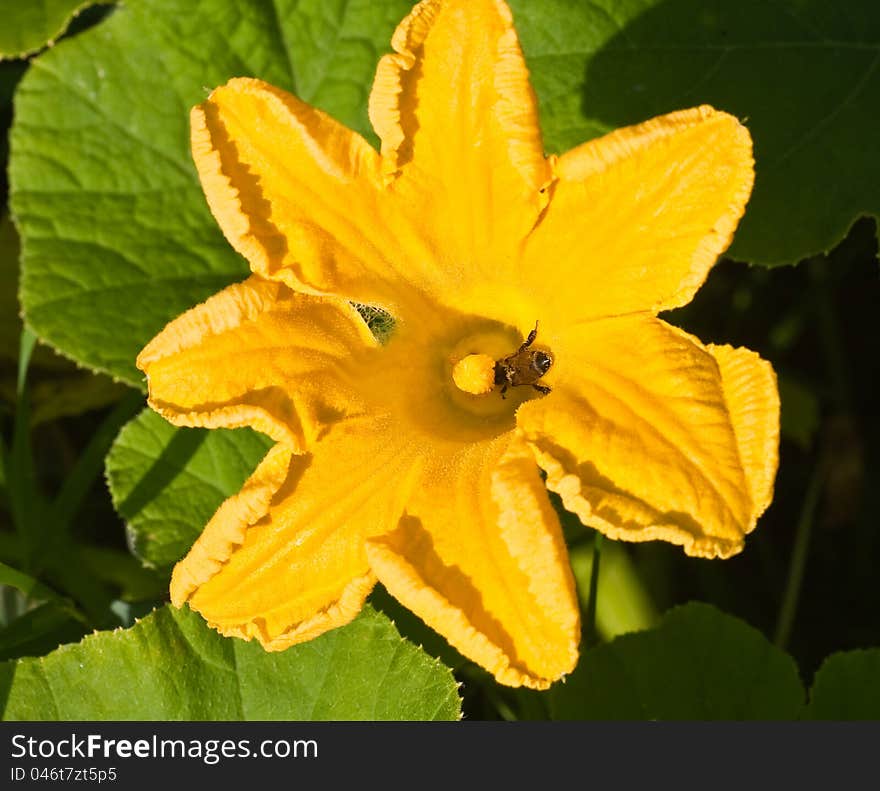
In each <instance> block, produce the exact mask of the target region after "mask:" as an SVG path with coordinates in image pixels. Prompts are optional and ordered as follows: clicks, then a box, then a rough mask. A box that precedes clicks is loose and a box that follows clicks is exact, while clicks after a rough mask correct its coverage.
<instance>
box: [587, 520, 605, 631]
mask: <svg viewBox="0 0 880 791" xmlns="http://www.w3.org/2000/svg"><path fill="white" fill-rule="evenodd" d="M604 539H605V536H603V535H602V534H601V533H599V532H598V531H597V532H596V537H595V538H594V539H593V564H592V568H591V569H590V599H589V601H588V602H587V613H586V623H585V624H584V633H585V637H584V645H585V646H586V647H587V648H589V647H591V646H594V645H596V644H597V643H598V642H599V632H598V631H597V630H596V601H597V599H598V598H599V561H600V560H601V558H602V542H603V540H604Z"/></svg>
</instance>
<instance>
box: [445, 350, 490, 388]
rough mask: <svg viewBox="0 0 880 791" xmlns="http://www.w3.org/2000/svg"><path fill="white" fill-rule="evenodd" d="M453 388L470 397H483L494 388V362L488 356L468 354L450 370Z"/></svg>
mask: <svg viewBox="0 0 880 791" xmlns="http://www.w3.org/2000/svg"><path fill="white" fill-rule="evenodd" d="M452 379H453V381H454V382H455V386H456V387H457V388H458V389H459V390H462V391H464V392H465V393H471V394H472V395H484V394H485V393H488V392H489V391H490V390H491V389H492V388H493V387H494V386H495V360H493V359H492V358H491V357H490V356H489V355H488V354H469V355H468V356H467V357H463V358H462V359H460V360H459V361H458V362H457V363H456V364H455V367H454V368H453V369H452Z"/></svg>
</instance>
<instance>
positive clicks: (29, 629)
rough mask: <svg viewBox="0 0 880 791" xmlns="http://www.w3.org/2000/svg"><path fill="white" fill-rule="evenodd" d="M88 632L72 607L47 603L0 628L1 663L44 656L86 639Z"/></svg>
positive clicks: (0, 674)
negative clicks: (74, 614) (72, 611)
mask: <svg viewBox="0 0 880 791" xmlns="http://www.w3.org/2000/svg"><path fill="white" fill-rule="evenodd" d="M86 631H87V629H86V627H85V626H84V624H83V622H82V620H80V619H79V618H76V617H74V616H73V615H72V613H71V608H70V607H69V606H63V605H59V604H57V603H56V602H52V601H50V602H46V603H45V604H41V605H40V606H38V607H35V608H33V609H31V610H28V611H27V612H25V613H24V614H23V615H21V616H19V617H18V618H16V619H15V620H14V621H12V622H11V623H9V624H7V625H6V626H4V627H2V628H0V660H3V659H16V658H18V657H20V656H40V655H42V654H45V653H47V652H48V651H51V650H52V649H54V648H55V647H56V646H58V645H59V644H60V643H67V642H71V641H73V640H80V639H82V637H83V635H84V634H85V633H86ZM2 675H3V673H2V671H0V678H2Z"/></svg>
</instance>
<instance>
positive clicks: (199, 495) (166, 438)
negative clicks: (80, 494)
mask: <svg viewBox="0 0 880 791" xmlns="http://www.w3.org/2000/svg"><path fill="white" fill-rule="evenodd" d="M271 444H272V442H271V440H270V439H269V438H268V437H266V436H264V435H262V434H258V433H257V432H255V431H251V430H250V429H235V430H227V429H215V430H212V431H208V430H207V429H192V428H175V427H174V426H172V425H171V424H170V423H168V422H167V421H166V420H165V419H164V418H162V417H160V416H159V415H157V414H156V413H155V412H152V411H150V410H144V411H143V412H141V414H140V415H138V416H137V417H136V418H135V419H134V420H132V421H131V422H130V423H128V425H126V426H125V428H123V429H122V431H121V432H120V433H119V436H118V437H117V438H116V441H115V442H114V443H113V447H112V448H111V449H110V453H109V454H108V455H107V461H106V474H107V482H108V484H109V486H110V494H111V495H112V497H113V504H114V505H115V506H116V510H117V512H118V513H119V514H120V516H122V518H123V519H125V521H126V523H127V525H128V530H129V538H130V544H131V546H132V549H133V551H134V552H135V554H137V555H138V556H139V557H140V558H141V559H142V560H143V561H144V562H146V563H147V564H148V565H150V566H155V567H157V568H165V569H167V568H168V567H170V566H171V565H172V564H174V563H175V562H176V561H178V560H179V559H180V558H182V557H183V556H184V555H185V554H186V552H187V551H188V550H189V548H190V546H192V543H193V541H195V540H196V538H197V537H198V536H199V534H200V533H201V532H202V528H204V526H205V524H206V523H207V522H208V520H209V519H210V518H211V516H212V515H213V513H214V511H216V510H217V507H218V506H219V505H220V504H221V503H222V502H223V501H224V500H225V499H226V498H227V497H229V496H230V495H233V494H235V493H236V492H237V491H239V489H241V486H242V484H243V483H244V482H245V481H246V480H247V478H248V476H249V475H250V474H251V472H253V470H254V468H255V467H256V466H257V464H259V462H260V460H261V459H262V458H263V456H265V455H266V451H267V450H268V449H269V447H270V446H271Z"/></svg>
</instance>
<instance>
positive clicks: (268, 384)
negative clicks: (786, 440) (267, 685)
mask: <svg viewBox="0 0 880 791" xmlns="http://www.w3.org/2000/svg"><path fill="white" fill-rule="evenodd" d="M392 47H393V52H392V53H391V54H388V55H386V56H384V57H383V58H382V59H381V60H380V61H379V65H378V71H377V74H376V78H375V83H374V85H373V89H372V93H371V95H370V102H369V117H370V121H371V123H372V125H373V128H374V129H375V131H376V134H377V135H378V137H379V138H380V140H381V151H380V152H377V151H376V150H375V149H374V148H373V147H371V146H370V145H369V144H368V143H367V142H366V141H365V140H364V139H363V138H362V137H360V136H358V135H357V134H356V133H355V132H352V131H351V130H349V129H347V128H345V127H344V126H342V125H341V124H339V123H337V122H336V121H335V120H333V119H332V118H330V117H329V116H327V115H326V114H324V113H323V112H321V111H319V110H316V109H314V108H313V107H310V106H308V105H307V104H304V103H303V102H302V101H300V100H299V99H297V98H296V97H295V96H292V95H290V94H288V93H286V92H284V91H282V90H279V89H278V88H275V87H272V86H271V85H267V84H265V83H263V82H261V81H259V80H256V79H244V78H242V79H233V80H231V81H230V82H229V83H227V84H226V85H225V86H223V87H221V88H218V89H216V90H215V91H214V92H213V93H212V94H211V95H210V97H209V98H208V99H207V101H205V102H204V103H203V104H201V105H200V106H198V107H196V108H195V109H194V110H193V111H192V118H191V122H192V150H193V157H194V160H195V164H196V166H197V169H198V173H199V177H200V179H201V183H202V186H203V189H204V192H205V195H206V196H207V200H208V203H209V205H210V208H211V211H212V212H213V214H214V216H215V218H216V219H217V222H218V223H219V224H220V227H221V228H222V229H223V232H224V234H225V235H226V238H227V239H228V240H229V243H230V244H231V245H232V246H233V247H234V248H235V249H236V250H237V251H238V252H239V253H241V255H243V256H244V257H245V258H246V259H247V260H248V262H249V263H250V267H251V270H252V273H253V274H252V275H251V276H250V277H249V278H248V279H247V280H245V281H244V282H242V283H238V284H235V285H232V286H230V287H228V288H226V289H225V290H223V291H221V292H220V293H218V294H216V295H215V296H213V297H211V298H210V299H208V300H207V301H206V302H204V303H203V304H201V305H199V306H197V307H195V308H193V309H192V310H190V311H189V312H187V313H185V314H184V315H182V316H180V317H179V318H177V319H176V320H174V321H172V322H171V323H170V324H169V325H168V326H167V327H166V328H165V329H164V330H163V331H162V332H161V333H160V334H159V335H158V336H157V337H156V338H154V339H153V340H152V341H151V342H150V343H149V345H148V346H147V347H146V348H145V349H144V350H143V351H142V352H141V354H140V356H139V358H138V366H139V367H140V368H141V370H143V371H144V372H145V373H146V375H147V377H148V382H149V403H150V405H151V406H152V408H153V409H155V410H157V411H158V412H159V413H161V414H162V415H163V416H165V418H167V419H168V420H170V421H171V422H172V423H174V424H176V425H181V426H207V427H211V428H213V427H227V428H229V427H238V426H251V427H253V428H254V429H256V430H258V431H261V432H264V433H265V434H268V435H269V436H270V437H271V438H273V439H274V440H275V444H274V446H273V447H272V448H271V450H270V451H269V452H268V453H267V455H266V457H265V458H264V459H263V461H262V462H261V463H260V465H259V466H258V467H257V469H256V470H255V471H254V473H253V475H252V476H251V477H250V479H249V480H248V481H247V482H246V483H245V484H244V486H243V488H242V489H241V491H240V492H239V493H238V494H236V495H234V496H232V497H230V498H229V499H228V500H227V501H226V502H224V503H223V504H222V505H221V506H220V508H219V509H218V510H217V512H216V514H215V515H214V516H213V518H212V519H211V520H210V522H209V523H208V525H207V526H206V528H205V530H204V532H203V533H202V535H201V537H200V538H199V539H198V540H197V541H196V543H195V545H194V546H193V547H192V549H191V550H190V552H189V554H188V555H187V556H186V557H185V558H184V559H183V560H182V561H180V563H178V565H177V566H176V568H175V569H174V574H173V577H172V581H171V597H172V601H173V602H174V604H175V605H177V606H182V605H183V604H184V603H188V604H189V605H190V606H191V607H192V608H193V609H195V610H197V611H198V612H200V613H201V614H202V615H203V616H204V617H205V619H206V620H207V621H208V622H209V623H210V624H211V625H212V626H213V627H214V628H216V629H218V630H219V631H220V632H222V633H223V634H225V635H234V636H237V637H240V638H245V639H253V638H255V639H257V640H259V641H260V643H262V645H263V646H264V647H265V648H266V649H268V650H280V649H284V648H286V647H288V646H290V645H292V644H294V643H299V642H301V641H305V640H309V639H311V638H313V637H315V636H317V635H320V634H321V633H323V632H325V631H327V630H328V629H332V628H334V627H338V626H340V625H342V624H345V623H347V622H349V621H350V620H351V619H352V618H354V617H355V615H356V614H357V613H358V612H359V610H360V609H361V607H362V605H363V603H364V601H365V599H366V597H367V596H368V594H369V593H370V591H371V590H372V588H373V587H374V585H375V584H376V582H377V581H379V582H381V583H382V584H383V585H384V586H385V588H386V589H387V590H388V591H389V592H390V594H391V595H393V596H394V597H396V598H397V599H398V600H399V601H400V602H401V603H402V604H403V605H405V606H406V607H408V608H410V609H411V610H412V611H413V612H415V613H416V614H417V615H418V616H420V617H421V618H422V619H423V620H424V621H425V622H426V623H427V624H428V625H430V626H431V627H432V628H434V629H435V630H437V631H438V632H439V633H440V634H442V635H444V636H445V637H446V638H447V639H448V641H449V642H450V643H451V644H452V645H453V646H455V647H456V648H457V649H458V650H459V651H460V652H461V653H462V654H464V655H465V656H467V657H469V658H470V659H472V660H473V661H475V662H477V663H479V664H480V665H482V666H483V667H485V668H486V669H487V670H489V671H490V672H491V673H492V674H493V675H494V676H495V678H496V679H497V680H498V681H499V682H501V683H503V684H509V685H514V686H516V685H526V686H529V687H534V688H546V687H547V686H548V685H549V684H550V683H551V682H552V681H554V680H556V679H559V678H561V677H562V676H564V675H565V674H566V673H568V672H570V671H571V670H572V668H573V667H574V666H575V664H576V661H577V656H578V643H579V637H580V624H579V615H578V606H577V601H576V596H575V589H574V582H573V578H572V574H571V570H570V566H569V562H568V556H567V552H566V547H565V544H564V542H563V537H562V534H561V530H560V524H559V520H558V518H557V515H556V512H555V511H554V509H553V507H552V506H551V503H550V499H549V497H548V493H547V489H550V490H551V491H553V492H556V493H558V494H559V496H560V498H561V501H562V503H563V505H564V506H565V508H567V509H568V510H570V511H572V512H574V513H575V514H577V516H578V517H580V519H581V520H582V521H583V522H584V524H586V525H589V526H590V527H593V528H595V529H597V530H600V531H601V532H602V533H604V534H606V535H608V536H610V537H612V538H615V539H624V540H629V541H645V540H652V539H663V540H666V541H670V542H673V543H675V544H679V545H681V546H682V547H683V549H684V551H685V552H687V553H688V554H689V555H695V556H701V557H706V558H711V557H727V556H729V555H732V554H734V553H736V552H739V551H740V550H741V549H742V547H743V540H744V537H745V535H746V534H747V533H748V532H749V531H750V530H752V529H753V528H754V527H755V522H756V520H757V518H758V516H759V515H760V514H761V513H762V512H763V511H764V509H765V508H766V507H767V505H768V503H769V501H770V499H771V495H772V487H773V480H774V476H775V471H776V464H777V445H778V408H779V407H778V395H777V390H776V383H775V377H774V373H773V370H772V368H771V367H770V365H769V364H768V363H766V362H764V361H763V360H761V359H760V358H759V357H758V356H757V355H756V354H754V353H753V352H751V351H748V350H746V349H737V348H731V347H729V346H711V345H704V344H703V343H701V342H700V341H699V340H698V339H697V338H695V337H693V336H691V335H689V334H687V333H685V332H683V331H682V330H679V329H676V328H675V327H672V326H670V325H669V324H667V323H665V322H664V321H662V320H661V319H659V318H657V313H658V312H659V311H661V310H666V309H669V308H675V307H678V306H680V305H684V304H685V303H687V302H689V301H690V300H691V298H692V297H693V295H694V292H695V291H696V290H697V289H698V288H699V286H700V285H701V283H702V282H703V281H704V279H705V278H706V275H707V272H708V271H709V269H710V267H711V266H712V264H713V263H714V262H715V260H716V259H717V257H718V255H719V254H720V253H721V252H722V251H723V250H724V249H725V248H726V247H727V245H728V244H729V243H730V240H731V237H732V234H733V232H734V229H735V227H736V224H737V221H738V220H739V218H740V216H741V215H742V213H743V209H744V206H745V203H746V201H747V200H748V197H749V194H750V191H751V187H752V179H753V161H752V149H751V141H750V137H749V134H748V132H747V131H746V129H745V128H744V127H743V126H742V125H741V124H740V123H739V122H738V121H737V120H736V119H735V118H733V117H732V116H730V115H727V114H725V113H723V112H718V111H716V110H714V109H712V108H711V107H707V106H702V107H698V108H696V109H690V110H684V111H681V112H674V113H672V114H670V115H666V116H662V117H660V118H655V119H653V120H651V121H648V122H647V123H643V124H640V125H638V126H633V127H629V128H625V129H621V130H619V131H616V132H613V133H611V134H609V135H607V136H605V137H602V138H600V139H597V140H592V141H590V142H587V143H584V144H583V145H581V146H579V147H577V148H574V149H573V150H571V151H569V152H567V153H565V154H563V155H562V156H559V157H557V156H545V153H544V149H543V146H542V142H541V134H540V130H539V127H538V117H537V109H536V101H535V96H534V94H533V92H532V89H531V87H530V84H529V79H528V73H527V70H526V67H525V64H524V61H523V56H522V52H521V50H520V46H519V42H518V39H517V35H516V32H515V30H514V27H513V22H512V17H511V13H510V11H509V9H508V8H507V7H506V5H505V4H504V3H503V2H502V0H424V2H421V3H419V4H418V5H417V6H416V7H415V8H414V9H413V11H412V12H411V13H410V15H409V16H408V17H407V18H406V19H404V20H403V22H402V23H401V24H400V26H399V27H398V28H397V31H396V32H395V34H394V37H393V39H392ZM356 305H368V306H375V307H378V308H381V309H382V310H384V311H387V312H388V313H390V314H391V316H393V317H394V319H395V324H394V328H393V331H392V333H391V335H390V337H389V338H388V340H387V342H384V343H379V342H378V341H377V340H376V338H375V337H374V335H373V334H372V333H371V332H370V330H369V328H368V326H367V324H366V323H365V321H364V319H363V318H362V316H361V314H360V313H359V312H358V310H357V309H356V307H355V306H356ZM542 470H543V473H544V475H543V476H542V472H541V471H542Z"/></svg>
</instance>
